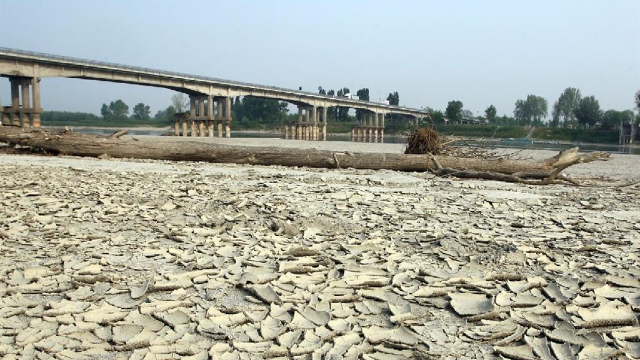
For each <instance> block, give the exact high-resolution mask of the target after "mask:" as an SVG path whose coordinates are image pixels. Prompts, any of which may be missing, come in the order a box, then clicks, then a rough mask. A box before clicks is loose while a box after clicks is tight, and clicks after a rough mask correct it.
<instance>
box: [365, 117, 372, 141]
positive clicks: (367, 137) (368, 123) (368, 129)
mask: <svg viewBox="0 0 640 360" xmlns="http://www.w3.org/2000/svg"><path fill="white" fill-rule="evenodd" d="M364 118H365V119H366V124H365V126H366V128H365V132H366V133H365V142H371V113H365V114H364Z"/></svg>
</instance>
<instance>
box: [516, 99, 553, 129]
mask: <svg viewBox="0 0 640 360" xmlns="http://www.w3.org/2000/svg"><path fill="white" fill-rule="evenodd" d="M547 110H548V104H547V100H546V99H545V98H543V97H540V96H536V95H527V99H526V100H518V101H516V106H515V109H514V110H513V116H514V117H515V118H516V119H517V120H518V125H533V126H541V125H542V120H543V119H544V118H545V117H546V116H547Z"/></svg>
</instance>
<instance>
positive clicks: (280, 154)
mask: <svg viewBox="0 0 640 360" xmlns="http://www.w3.org/2000/svg"><path fill="white" fill-rule="evenodd" d="M173 140H174V139H172V141H166V142H165V141H163V142H158V141H156V140H155V139H153V138H137V139H135V140H134V139H132V138H116V137H111V136H101V135H93V134H83V133H76V132H71V131H62V132H49V131H45V130H37V129H20V128H14V127H4V126H0V142H5V143H13V144H19V145H24V146H30V147H36V148H41V149H44V150H47V151H54V152H59V153H62V154H67V155H76V156H92V157H97V156H100V155H104V154H106V155H108V156H110V157H116V158H138V159H156V160H175V161H205V162H213V163H236V164H249V165H282V166H306V167H315V168H354V169H372V170H381V169H388V170H398V171H436V170H438V169H437V168H436V166H435V164H434V162H433V161H432V158H431V157H430V156H428V155H406V154H380V153H350V152H339V151H321V150H306V149H287V148H279V147H252V146H248V147H245V146H232V145H221V144H214V143H208V142H201V141H189V140H182V139H180V140H177V139H176V140H175V141H173ZM573 153H574V154H575V151H573ZM434 158H435V159H437V160H438V163H439V164H441V166H442V167H444V168H448V169H464V170H467V171H475V172H492V173H498V174H509V175H511V174H516V173H518V174H526V173H531V174H538V176H539V177H544V175H545V174H550V173H551V172H552V171H553V170H554V169H556V168H557V167H558V164H559V163H565V162H567V159H569V160H571V159H574V160H575V156H574V155H570V154H565V155H562V153H561V154H559V155H558V156H555V157H553V158H550V159H547V160H545V161H539V162H529V161H520V160H507V159H502V160H487V159H469V158H455V157H449V156H435V157H434ZM568 162H571V161H568Z"/></svg>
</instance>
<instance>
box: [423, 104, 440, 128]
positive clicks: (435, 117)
mask: <svg viewBox="0 0 640 360" xmlns="http://www.w3.org/2000/svg"><path fill="white" fill-rule="evenodd" d="M426 110H427V112H428V113H429V117H430V118H431V120H432V121H433V122H434V123H435V124H444V113H443V112H442V111H440V110H434V109H432V108H430V107H427V108H426Z"/></svg>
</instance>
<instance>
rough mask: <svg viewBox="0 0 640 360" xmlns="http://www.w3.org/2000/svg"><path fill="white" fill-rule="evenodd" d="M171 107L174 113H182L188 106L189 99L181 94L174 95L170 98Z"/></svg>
mask: <svg viewBox="0 0 640 360" xmlns="http://www.w3.org/2000/svg"><path fill="white" fill-rule="evenodd" d="M171 105H172V106H173V108H174V109H175V110H176V113H183V112H185V111H187V106H188V105H189V98H188V97H187V95H185V94H183V93H175V94H173V96H172V97H171Z"/></svg>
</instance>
